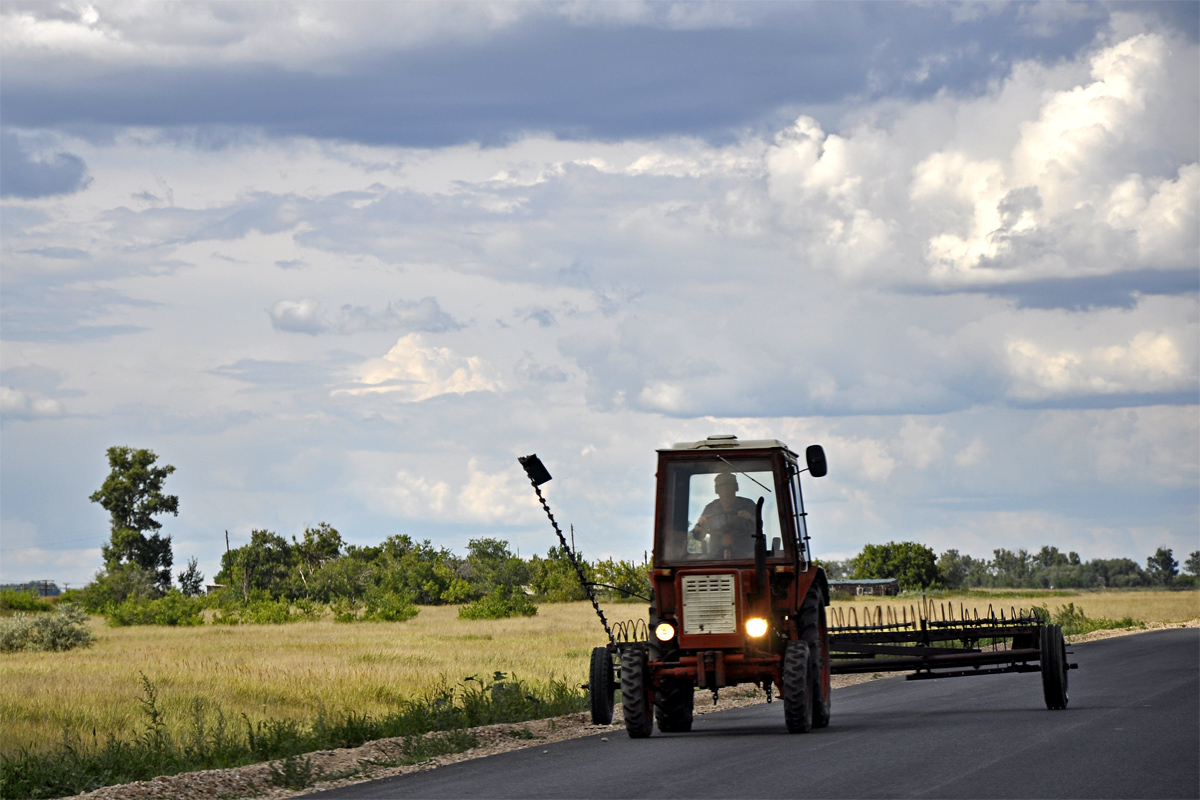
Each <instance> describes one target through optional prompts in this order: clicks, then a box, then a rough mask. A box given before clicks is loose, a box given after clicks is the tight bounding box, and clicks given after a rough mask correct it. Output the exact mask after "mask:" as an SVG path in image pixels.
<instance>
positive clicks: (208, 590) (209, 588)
mask: <svg viewBox="0 0 1200 800" xmlns="http://www.w3.org/2000/svg"><path fill="white" fill-rule="evenodd" d="M224 588H225V584H223V583H206V584H204V593H205V594H212V593H213V592H215V591H216V590H217V589H224Z"/></svg>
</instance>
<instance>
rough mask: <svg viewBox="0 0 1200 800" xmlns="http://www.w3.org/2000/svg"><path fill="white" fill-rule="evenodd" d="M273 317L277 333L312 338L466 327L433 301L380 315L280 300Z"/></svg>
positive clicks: (392, 307)
mask: <svg viewBox="0 0 1200 800" xmlns="http://www.w3.org/2000/svg"><path fill="white" fill-rule="evenodd" d="M270 316H271V325H272V326H273V327H274V328H275V329H276V330H279V331H288V332H291V333H307V334H311V335H316V334H318V333H341V334H352V333H359V332H362V331H387V330H406V331H422V332H425V333H444V332H446V331H455V330H459V329H461V328H462V327H463V326H462V325H461V324H460V323H458V322H457V321H455V319H454V318H453V317H451V316H450V315H449V314H447V313H446V312H445V311H442V308H441V306H439V305H438V301H437V299H436V298H433V297H424V298H421V299H420V300H393V301H392V302H390V303H388V304H387V305H386V306H384V307H383V308H382V309H380V310H379V311H372V310H371V309H370V308H369V307H368V306H354V305H349V304H347V305H344V306H342V307H341V308H339V309H338V310H337V311H336V312H333V313H327V312H325V311H324V310H323V309H322V308H321V306H320V304H319V303H317V302H316V301H315V300H280V301H279V302H278V303H276V304H275V306H274V308H272V309H271V311H270Z"/></svg>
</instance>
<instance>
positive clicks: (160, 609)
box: [101, 589, 204, 628]
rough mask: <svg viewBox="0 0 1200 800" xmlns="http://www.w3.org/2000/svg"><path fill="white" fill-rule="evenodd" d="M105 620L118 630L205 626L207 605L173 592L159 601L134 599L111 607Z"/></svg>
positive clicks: (105, 614)
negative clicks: (141, 626)
mask: <svg viewBox="0 0 1200 800" xmlns="http://www.w3.org/2000/svg"><path fill="white" fill-rule="evenodd" d="M101 613H103V614H104V619H105V621H106V622H108V624H109V625H112V626H113V627H114V628H119V627H123V626H125V625H172V626H175V625H203V624H204V604H203V603H202V602H201V601H200V600H199V599H197V598H193V597H185V596H184V595H183V593H182V592H180V591H179V590H178V589H172V590H171V591H169V592H167V593H166V594H165V595H163V596H162V597H160V598H158V599H157V600H149V599H146V598H135V597H131V598H129V599H127V600H126V601H125V602H123V603H115V604H112V605H109V606H107V607H106V608H105V609H104V610H103V612H101Z"/></svg>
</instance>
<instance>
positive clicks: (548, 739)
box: [75, 619, 1200, 800]
mask: <svg viewBox="0 0 1200 800" xmlns="http://www.w3.org/2000/svg"><path fill="white" fill-rule="evenodd" d="M1197 627H1200V619H1194V620H1189V621H1188V622H1183V623H1150V624H1148V625H1145V626H1140V627H1137V628H1123V629H1118V630H1104V631H1094V632H1092V633H1088V634H1082V635H1079V636H1072V637H1069V638H1068V642H1071V643H1076V642H1090V641H1094V640H1096V639H1108V638H1111V637H1114V636H1128V635H1131V634H1135V633H1145V632H1147V631H1152V630H1163V629H1166V628H1197ZM886 677H899V675H897V674H895V673H893V674H891V675H884V674H872V675H835V676H834V677H833V688H834V689H835V690H836V689H839V688H844V687H846V686H852V685H854V684H857V683H865V682H868V681H872V680H880V679H884V678H886ZM706 698H707V696H706V695H705V694H703V693H697V695H696V709H695V713H696V714H709V713H712V712H714V711H726V710H729V709H731V708H740V707H742V706H749V705H758V704H761V703H765V702H766V696H765V695H764V694H763V692H762V691H761V690H757V689H749V688H737V689H732V690H727V691H725V692H724V693H723V694H722V695H721V696H720V698H719V699H718V701H717V704H716V705H713V704H712V703H711V702H706ZM470 733H471V734H472V735H473V736H474V737H475V738H476V740H477V741H478V742H479V744H478V745H477V746H475V747H473V748H471V749H470V750H467V751H465V752H462V753H454V754H451V755H444V756H437V757H435V758H431V759H429V760H427V761H423V762H421V763H419V764H412V765H407V766H398V767H389V766H381V765H380V764H381V763H382V764H386V763H387V762H389V761H394V760H396V759H398V757H399V756H400V755H401V753H402V746H403V744H404V740H403V739H380V740H378V741H374V742H368V743H367V744H364V745H362V746H361V747H352V748H346V749H340V750H322V751H319V752H316V753H310V754H308V756H306V758H308V759H310V763H311V768H312V771H313V774H314V775H322V776H328V777H327V778H326V779H325V780H318V781H316V782H315V783H313V784H312V785H311V786H308V787H306V788H304V789H302V790H291V789H284V788H281V787H278V786H276V785H275V784H274V783H272V781H271V768H272V766H276V767H277V765H278V763H279V762H268V763H264V764H253V765H250V766H246V767H238V768H236V769H222V770H206V771H203V772H187V773H183V774H180V775H171V776H166V777H160V778H155V779H154V780H150V781H139V782H137V783H129V784H124V785H122V786H106V787H104V788H103V789H97V790H96V791H94V792H88V793H87V794H82V795H76V796H75V797H76V798H87V800H151V799H153V800H208V798H212V797H223V798H240V797H262V798H272V799H274V798H285V797H297V796H300V795H305V794H310V793H312V792H317V791H322V790H324V789H332V788H335V787H338V786H346V785H349V784H353V783H361V782H363V781H370V780H376V779H379V778H387V777H391V776H393V775H404V774H407V773H410V772H422V771H424V770H430V769H437V768H438V767H441V766H445V765H447V764H454V763H457V762H459V761H468V760H470V759H475V758H483V757H485V756H491V755H496V754H498V753H507V752H509V751H512V750H523V749H525V748H529V747H544V746H545V745H547V744H550V743H552V742H561V741H564V740H566V739H577V738H580V737H583V736H594V735H596V734H600V735H602V736H605V735H620V736H624V735H625V733H624V720H623V719H622V715H621V709H620V706H618V707H617V709H616V710H615V712H614V714H613V724H612V725H593V724H591V718H590V715H589V714H587V713H586V712H585V713H579V714H568V715H566V716H563V717H554V718H551V719H541V720H534V721H531V722H522V723H506V724H500V725H486V726H484V727H480V728H472V729H471V730H470ZM437 735H438V734H437V733H431V734H427V736H437Z"/></svg>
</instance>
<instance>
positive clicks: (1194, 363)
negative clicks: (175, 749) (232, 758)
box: [0, 0, 1200, 586]
mask: <svg viewBox="0 0 1200 800" xmlns="http://www.w3.org/2000/svg"><path fill="white" fill-rule="evenodd" d="M1198 20H1200V4H1197V3H1194V2H1172V3H1149V2H1147V3H1133V4H1122V3H1069V2H1051V3H967V4H955V3H932V4H931V3H917V4H902V3H854V2H836V3H833V2H829V3H821V2H818V3H750V2H738V3H667V2H663V3H641V2H628V3H624V2H606V3H588V2H564V3H532V2H531V3H509V2H505V3H449V2H445V3H353V2H338V3H297V2H280V3H240V2H238V3H209V2H186V3H176V2H158V3H149V4H144V3H121V2H97V3H85V2H78V3H77V2H54V3H43V2H38V3H32V2H20V1H19V0H6V2H4V3H3V4H0V195H2V197H0V259H2V268H0V385H2V388H0V581H3V582H10V581H24V580H32V579H50V580H56V581H58V582H59V583H60V585H62V584H70V585H74V586H79V585H81V584H83V583H85V582H86V581H88V580H89V579H90V578H91V577H92V575H93V574H94V573H95V572H96V570H97V569H98V568H99V567H100V566H101V557H100V546H101V545H102V544H103V543H104V542H105V541H106V539H107V537H108V532H109V530H108V518H107V514H106V512H105V511H104V510H103V509H102V508H101V507H100V506H99V505H98V504H95V503H91V502H89V500H88V496H89V495H90V494H91V493H92V492H93V491H95V490H96V489H97V488H99V486H100V484H101V483H102V481H103V480H104V477H105V475H106V474H107V472H108V465H107V461H106V458H105V451H106V449H107V448H108V447H111V446H114V445H128V446H131V447H136V448H149V449H151V450H153V451H154V452H155V453H157V454H158V456H159V461H160V463H166V464H171V465H173V466H174V467H175V468H176V472H175V473H174V474H173V475H172V476H171V477H170V478H169V479H168V480H167V484H166V489H167V490H168V491H169V492H170V493H173V494H176V495H178V497H179V500H180V502H179V515H178V517H166V518H164V519H163V520H162V521H163V523H164V527H163V532H164V533H166V534H169V535H170V536H171V537H172V541H173V543H174V552H175V562H176V565H177V569H178V568H181V567H182V566H183V565H184V564H185V562H186V561H187V559H188V558H191V557H195V558H196V559H197V560H198V561H199V564H200V567H201V570H202V571H203V572H204V573H205V575H207V576H209V577H210V578H211V577H212V576H213V575H214V574H215V572H216V570H217V569H218V564H219V558H220V555H221V553H222V552H224V548H225V536H226V533H228V537H229V542H230V544H231V545H232V546H234V547H236V546H239V545H240V544H243V543H245V542H246V541H248V540H249V536H250V532H251V531H252V530H253V529H268V530H272V531H274V532H276V533H278V534H280V535H283V536H285V537H288V538H290V537H292V536H298V535H301V534H302V533H303V531H304V529H305V527H307V526H315V525H316V524H318V523H320V522H322V521H324V522H328V523H330V524H332V525H333V526H334V527H336V528H337V529H338V530H339V531H340V532H341V533H342V535H343V537H344V538H345V540H346V541H347V542H350V543H355V544H360V545H365V544H377V543H378V542H380V541H382V540H383V539H384V538H386V537H387V536H391V535H395V534H407V535H409V536H412V537H413V538H415V539H418V540H420V539H429V540H431V541H432V542H433V543H434V544H435V545H438V546H445V547H448V548H450V549H452V550H454V551H456V552H458V553H464V552H465V549H466V545H467V542H468V541H469V540H470V539H472V538H479V537H495V538H500V539H504V540H506V541H508V542H509V544H510V546H511V547H512V548H513V549H514V550H519V552H520V553H521V554H522V555H526V556H527V555H530V554H532V553H544V552H545V551H546V549H547V548H548V547H549V546H551V545H553V544H555V543H556V540H555V539H554V536H553V532H552V530H551V529H550V527H549V523H548V522H547V521H546V519H545V517H544V516H543V515H542V512H541V509H540V507H539V506H538V505H537V504H536V502H535V500H534V498H533V496H532V492H531V490H530V487H529V484H528V482H527V481H526V479H525V477H524V474H523V472H522V471H521V469H520V467H519V465H518V464H517V457H518V456H521V455H525V454H528V453H534V452H536V453H537V454H538V455H539V456H540V457H541V458H542V460H543V461H544V462H545V463H546V465H547V466H548V468H549V470H550V472H551V473H552V474H553V476H554V480H553V482H552V483H550V484H548V485H547V486H546V487H545V490H546V494H547V498H548V500H549V502H550V504H551V506H552V507H553V509H554V511H555V513H556V516H557V517H558V519H559V520H560V521H561V522H563V523H569V524H573V525H574V528H575V535H576V541H577V544H578V545H579V547H580V549H581V550H582V551H583V553H584V555H585V556H586V557H588V558H604V557H609V556H612V557H616V558H630V559H635V560H638V561H640V560H641V559H642V557H643V554H644V552H645V551H646V550H648V549H650V547H651V537H652V520H653V513H654V482H655V468H656V454H655V450H656V449H657V448H662V447H666V446H670V445H671V444H672V443H673V442H679V441H688V440H695V439H700V438H704V437H705V436H708V435H710V434H730V433H731V434H736V435H738V436H740V437H743V438H777V439H780V440H782V441H784V442H787V443H788V444H789V445H790V446H791V447H792V448H793V449H795V450H797V451H799V452H802V451H803V448H804V447H806V446H807V445H809V444H814V443H819V444H821V445H823V446H824V448H825V451H826V454H827V458H828V462H829V474H828V476H827V477H824V478H820V479H811V478H810V479H807V480H806V481H805V487H804V488H805V493H806V494H805V496H806V501H807V504H808V511H809V514H810V516H809V531H810V533H811V535H812V537H813V538H812V542H813V549H814V552H815V553H816V554H817V555H818V556H820V557H823V558H846V557H849V556H852V555H854V554H855V553H856V552H858V550H859V549H860V548H861V547H862V545H863V544H865V543H882V542H886V541H904V540H908V541H919V542H922V543H924V544H926V545H928V546H929V547H932V548H933V549H934V550H936V551H938V552H942V551H944V550H946V549H950V548H954V549H957V550H959V551H960V552H962V553H969V554H971V555H974V556H976V557H988V556H990V555H991V553H992V551H993V550H994V549H996V548H1000V547H1005V548H1009V549H1013V550H1015V549H1018V548H1026V549H1030V550H1033V549H1037V548H1040V547H1041V546H1043V545H1053V546H1056V547H1058V548H1060V549H1061V550H1063V551H1064V552H1066V551H1068V550H1074V551H1076V552H1078V553H1079V554H1080V555H1081V556H1082V557H1083V558H1085V559H1091V558H1116V557H1129V558H1133V559H1135V560H1138V561H1139V562H1141V563H1144V562H1145V558H1146V557H1147V556H1148V555H1149V554H1151V553H1153V552H1154V550H1155V548H1157V547H1159V546H1166V547H1170V548H1172V549H1173V550H1174V552H1175V554H1176V557H1181V556H1183V555H1184V554H1186V553H1187V552H1190V551H1193V550H1196V549H1200V541H1198V539H1200V413H1198V408H1200V320H1198V317H1200V314H1198V311H1200V306H1198V297H1200V242H1198V238H1200V213H1198V207H1200V47H1198V38H1200V21H1198ZM1181 560H1182V559H1181Z"/></svg>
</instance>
